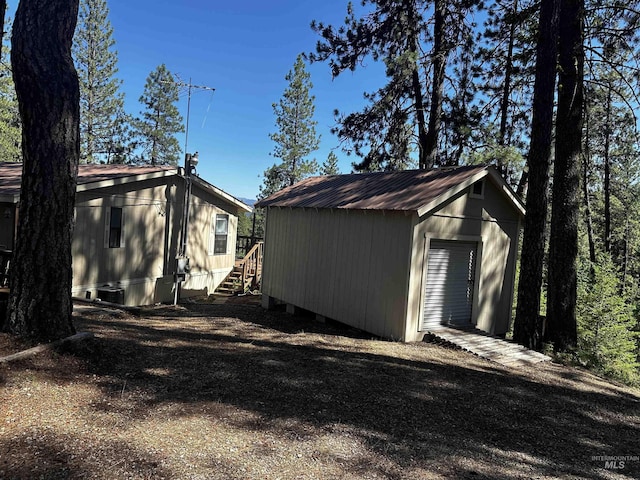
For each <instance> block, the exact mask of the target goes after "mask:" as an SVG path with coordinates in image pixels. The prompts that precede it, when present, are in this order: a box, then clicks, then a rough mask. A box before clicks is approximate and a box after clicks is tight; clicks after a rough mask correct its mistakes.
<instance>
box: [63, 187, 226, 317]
mask: <svg viewBox="0 0 640 480" xmlns="http://www.w3.org/2000/svg"><path fill="white" fill-rule="evenodd" d="M183 198H184V183H183V180H182V179H181V178H180V177H170V178H166V177H165V178H161V179H155V180H147V181H142V182H135V183H130V184H123V185H119V186H114V187H108V188H104V189H99V190H91V191H86V192H81V193H79V194H78V196H77V201H76V229H75V233H74V240H73V276H74V277H73V284H74V287H73V294H74V295H78V296H83V297H84V296H85V292H86V291H89V292H90V293H91V295H92V297H93V298H95V296H96V290H97V288H98V287H100V286H103V285H112V286H120V287H122V288H124V289H125V301H126V303H127V304H129V305H144V304H151V303H156V302H169V301H172V300H173V296H174V284H173V272H174V270H175V261H176V260H175V258H176V253H177V251H178V246H179V241H180V228H181V227H180V225H181V224H180V222H181V218H182V210H183V209H182V203H183ZM112 206H113V207H121V208H122V209H123V237H124V245H123V246H122V247H120V248H108V247H105V235H106V232H105V219H106V216H107V215H108V214H109V209H110V207H112ZM225 209H226V210H225ZM215 213H228V214H229V245H228V250H227V251H228V252H229V253H228V254H226V255H215V256H209V255H208V241H209V240H208V239H209V231H210V228H211V216H212V215H215ZM236 213H237V212H236V208H235V207H232V206H230V205H227V204H225V203H224V202H222V201H221V200H219V199H217V198H216V197H214V196H212V195H209V194H208V193H205V192H202V191H200V190H199V189H197V188H194V192H193V196H192V202H191V209H190V215H189V218H190V229H189V236H188V240H189V243H188V246H187V254H188V256H190V257H191V266H192V274H193V275H192V277H191V278H189V279H188V280H187V281H186V282H185V283H184V284H183V294H184V296H189V295H191V294H196V293H197V294H202V293H211V292H212V290H213V289H215V287H216V286H217V285H218V284H219V283H220V282H221V281H222V280H223V279H224V277H225V276H226V274H227V273H228V272H229V271H230V270H231V269H232V267H233V263H234V252H235V238H236V228H237V216H236Z"/></svg>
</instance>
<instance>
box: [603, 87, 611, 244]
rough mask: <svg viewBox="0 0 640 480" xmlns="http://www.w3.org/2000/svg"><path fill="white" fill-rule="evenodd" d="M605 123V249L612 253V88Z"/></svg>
mask: <svg viewBox="0 0 640 480" xmlns="http://www.w3.org/2000/svg"><path fill="white" fill-rule="evenodd" d="M605 108H606V110H605V125H604V155H603V157H604V158H603V160H604V251H605V252H607V253H611V152H610V150H611V130H612V126H611V88H608V90H607V105H606V106H605Z"/></svg>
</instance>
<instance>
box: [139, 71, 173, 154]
mask: <svg viewBox="0 0 640 480" xmlns="http://www.w3.org/2000/svg"><path fill="white" fill-rule="evenodd" d="M179 95H180V92H179V90H178V85H177V83H176V81H175V80H174V79H173V76H172V75H171V72H169V70H168V69H167V67H166V66H165V64H164V63H163V64H162V65H159V66H158V67H157V68H156V69H155V70H154V71H153V72H151V73H150V74H149V76H148V77H147V81H146V83H145V86H144V93H143V94H142V96H141V97H140V103H142V105H143V106H144V107H145V108H144V110H143V111H142V112H140V113H141V114H142V117H141V118H138V119H137V120H136V121H135V125H136V130H137V135H138V136H139V138H140V146H141V147H142V152H141V154H140V161H141V162H143V163H150V164H151V165H161V164H172V165H175V164H177V163H178V160H179V158H180V144H179V143H178V139H177V138H176V134H178V133H181V132H184V125H183V120H182V116H181V115H180V112H179V111H178V107H177V106H176V102H177V101H178V98H179Z"/></svg>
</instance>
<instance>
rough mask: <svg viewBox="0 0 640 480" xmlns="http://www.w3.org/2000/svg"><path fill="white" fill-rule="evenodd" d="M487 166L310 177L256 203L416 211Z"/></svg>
mask: <svg viewBox="0 0 640 480" xmlns="http://www.w3.org/2000/svg"><path fill="white" fill-rule="evenodd" d="M488 168H489V167H486V166H466V167H456V168H442V169H434V170H404V171H400V172H389V173H386V172H380V173H356V174H349V175H329V176H321V177H311V178H307V179H306V180H302V181H301V182H299V183H297V184H295V185H293V186H291V187H288V188H285V189H284V190H281V191H279V192H277V193H275V194H273V195H271V196H270V197H268V198H265V199H264V200H261V201H260V202H258V203H257V204H256V207H292V208H293V207H299V208H339V209H352V210H390V211H392V210H395V211H418V210H420V209H421V208H422V207H424V206H426V205H429V204H431V203H432V202H434V201H436V200H437V199H438V198H440V197H441V196H442V195H444V194H445V193H447V192H448V191H450V190H451V189H453V188H454V187H456V186H459V185H461V184H463V183H465V182H467V181H470V180H471V179H472V177H474V176H476V175H480V176H483V175H481V174H482V173H483V172H484V173H485V175H486V171H487V169H488Z"/></svg>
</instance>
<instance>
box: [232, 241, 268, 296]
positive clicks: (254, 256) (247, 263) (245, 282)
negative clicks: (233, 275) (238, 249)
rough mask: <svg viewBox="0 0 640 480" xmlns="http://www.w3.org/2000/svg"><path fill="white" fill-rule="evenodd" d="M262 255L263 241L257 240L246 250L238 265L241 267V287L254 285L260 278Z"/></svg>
mask: <svg viewBox="0 0 640 480" xmlns="http://www.w3.org/2000/svg"><path fill="white" fill-rule="evenodd" d="M263 255H264V242H257V243H256V244H255V245H254V246H253V247H251V250H249V252H247V254H246V255H245V256H244V258H243V259H242V260H240V262H239V265H238V267H239V268H241V269H242V287H243V289H246V288H247V287H248V286H251V287H255V286H256V285H257V284H258V283H260V280H262V258H263Z"/></svg>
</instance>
